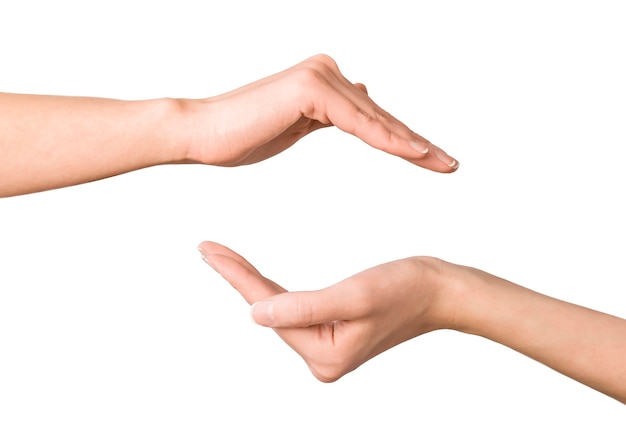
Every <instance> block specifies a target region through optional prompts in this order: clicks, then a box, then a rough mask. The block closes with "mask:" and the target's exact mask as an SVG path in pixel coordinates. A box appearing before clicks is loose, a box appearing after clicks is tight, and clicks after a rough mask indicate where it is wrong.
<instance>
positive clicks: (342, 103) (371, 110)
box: [327, 74, 459, 173]
mask: <svg viewBox="0 0 626 423" xmlns="http://www.w3.org/2000/svg"><path fill="white" fill-rule="evenodd" d="M336 76H337V81H335V82H336V83H335V84H333V86H332V88H331V89H334V90H336V93H335V102H334V104H335V105H336V106H337V107H336V108H332V107H328V110H327V114H328V118H329V120H330V121H331V122H332V123H333V124H334V125H335V126H337V127H338V128H339V129H341V130H343V131H345V132H348V133H351V134H353V135H355V136H357V137H358V138H360V139H362V140H363V141H365V142H366V143H367V144H369V145H371V146H372V147H374V148H377V149H379V150H382V151H385V152H387V153H389V154H393V155H395V156H399V157H402V158H404V159H407V160H408V161H410V162H411V163H413V164H416V165H418V166H421V167H424V168H427V169H429V170H433V171H437V172H442V173H450V172H454V171H455V170H456V169H458V167H459V162H458V161H457V160H456V159H454V158H453V157H451V156H450V155H448V154H447V153H445V152H444V151H443V150H442V149H441V148H439V147H437V146H435V145H433V144H432V143H431V142H430V141H428V140H427V139H426V138H424V137H422V136H421V135H419V134H417V133H415V132H413V131H412V130H411V129H409V128H408V127H407V126H406V125H405V124H404V123H402V122H401V121H400V120H398V119H397V118H395V117H394V116H392V115H391V114H390V113H388V112H386V111H385V110H383V109H382V108H381V107H380V106H378V105H377V104H376V103H375V102H374V101H373V100H372V99H371V98H370V97H369V96H368V95H367V89H365V86H364V85H363V84H352V83H350V82H349V81H348V80H347V79H345V77H343V75H341V74H338V75H336ZM355 88H356V89H355ZM337 94H339V97H337ZM327 95H331V94H330V93H327Z"/></svg>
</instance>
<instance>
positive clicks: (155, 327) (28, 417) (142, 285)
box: [0, 0, 626, 422]
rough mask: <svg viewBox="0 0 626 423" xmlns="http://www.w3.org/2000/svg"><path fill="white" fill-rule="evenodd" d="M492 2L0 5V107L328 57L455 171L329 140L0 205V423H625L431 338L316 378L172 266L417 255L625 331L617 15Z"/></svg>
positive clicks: (134, 92)
mask: <svg viewBox="0 0 626 423" xmlns="http://www.w3.org/2000/svg"><path fill="white" fill-rule="evenodd" d="M218 3H219V5H218ZM504 3H505V2H495V1H494V2H484V1H482V2H445V1H441V2H435V1H432V2H405V1H390V0H388V1H384V2H367V1H359V2H356V1H355V2H341V1H337V0H333V1H316V2H307V3H301V2H293V1H284V2H277V1H263V2H255V1H220V2H208V1H207V2H201V1H196V2H194V1H181V0H177V1H176V2H174V1H171V2H167V1H153V2H147V1H143V2H132V1H107V2H100V4H98V3H97V2H79V1H75V2H71V1H55V2H44V1H39V2H36V1H21V2H16V1H9V0H2V2H1V3H0V4H1V6H0V91H7V92H23V93H39V94H44V93H46V94H63V95H87V96H102V97H113V98H123V99H145V98H156V97H193V98H199V97H204V96H210V95H216V94H220V93H223V92H225V91H228V90H230V89H233V88H236V87H238V86H240V85H243V84H245V83H248V82H251V81H254V80H256V79H259V78H262V77H264V76H267V75H269V74H272V73H274V72H277V71H280V70H282V69H284V68H287V67H289V66H291V65H293V64H295V63H297V62H299V61H301V60H303V59H305V58H307V57H309V56H311V55H313V54H316V53H327V54H329V55H331V56H332V57H333V58H335V59H336V61H337V62H338V64H339V66H340V68H341V69H342V71H343V73H344V74H345V75H346V76H347V77H348V78H349V79H351V80H352V81H354V82H357V81H360V82H364V83H366V84H367V86H368V88H369V92H370V95H371V96H372V97H373V98H374V100H375V101H376V102H377V103H379V104H380V105H381V106H382V107H384V108H386V109H387V110H388V111H390V112H391V113H392V114H394V115H396V116H397V117H398V118H400V119H402V120H403V121H404V122H405V123H407V124H408V125H409V126H411V127H412V128H413V129H414V130H415V131H417V132H419V133H421V134H422V135H424V136H425V137H427V138H429V139H430V140H431V141H433V142H434V143H436V144H438V145H440V146H442V147H443V148H444V149H446V150H447V151H448V152H450V153H451V154H452V155H454V156H455V157H457V158H458V159H459V160H460V162H461V167H460V169H459V171H458V172H456V174H453V175H441V174H435V173H430V172H428V171H425V170H423V169H421V168H417V167H414V166H412V165H410V164H409V163H407V162H405V161H403V160H401V159H398V158H395V157H392V156H389V155H386V154H385V153H382V152H379V151H376V150H374V149H371V148H370V147H368V146H366V145H365V144H363V143H361V142H360V141H359V140H357V139H356V138H353V137H351V136H349V135H346V134H344V133H341V132H340V131H338V130H337V129H335V128H332V129H325V130H322V131H319V132H317V133H315V134H313V135H311V136H309V137H307V138H306V139H304V140H303V141H301V142H300V143H298V144H297V145H296V146H295V147H293V148H292V149H290V150H289V151H287V152H285V153H284V154H282V155H280V156H277V157H275V158H272V159H270V160H268V161H266V162H264V163H261V164H257V165H254V166H250V167H244V168H234V169H223V168H211V167H206V166H200V165H195V166H164V167H158V168H151V169H146V170H142V171H138V172H134V173H130V174H126V175H123V176H119V177H115V178H111V179H107V180H103V181H99V182H95V183H91V184H87V185H82V186H78V187H72V188H66V189H60V190H55V191H49V192H45V193H39V194H34V195H27V196H22V197H15V198H9V199H1V200H0V421H2V422H43V421H46V422H47V421H63V422H111V421H116V422H201V421H220V422H230V421H233V422H234V421H237V422H240V421H251V420H255V421H273V422H293V421H302V422H309V421H310V422H317V421H328V422H344V421H386V422H387V421H394V422H405V421H429V422H446V421H459V420H463V421H481V422H501V421H509V422H517V421H519V422H522V421H523V422H526V421H573V420H576V421H603V422H617V421H620V422H621V421H624V416H625V415H626V413H625V410H624V406H623V405H620V404H619V403H618V402H616V401H614V400H612V399H610V398H608V397H606V396H604V395H602V394H600V393H597V392H595V391H593V390H592V389H590V388H587V387H585V386H583V385H581V384H579V383H577V382H574V381H572V380H570V379H568V378H567V377H565V376H562V375H560V374H558V373H556V372H554V371H552V370H551V369H548V368H546V367H544V366H543V365H541V364H538V363H536V362H534V361H532V360H530V359H528V358H526V357H524V356H522V355H520V354H518V353H516V352H513V351H511V350H509V349H507V348H506V347H502V346H500V345H497V344H494V343H491V342H489V341H486V340H484V339H481V338H476V337H471V336H467V335H462V334H458V333H452V332H438V333H431V334H428V335H425V336H423V337H421V338H418V339H414V340H412V341H410V342H407V343H405V344H403V345H400V346H398V347H396V348H394V349H393V350H391V351H388V352H386V353H384V354H383V355H381V356H379V357H376V358H374V359H373V360H371V361H370V362H368V363H366V364H365V365H363V366H362V367H361V368H359V369H358V370H357V371H355V372H353V373H351V374H349V375H347V376H345V377H344V378H343V379H341V380H339V381H338V382H336V383H334V384H323V383H320V382H318V381H317V380H316V379H314V378H313V376H311V375H310V373H309V372H308V370H307V368H306V366H305V364H304V363H303V362H302V361H301V360H300V358H299V357H298V356H297V355H296V354H295V353H294V352H293V351H291V350H290V349H289V348H288V347H287V346H286V345H284V344H283V343H282V341H280V340H279V339H278V338H277V337H276V336H275V335H274V334H273V333H272V332H271V331H270V330H268V329H264V328H261V327H258V326H255V325H253V324H252V323H251V321H250V320H249V317H248V306H247V305H246V303H245V302H244V301H243V300H242V299H241V298H240V297H239V296H238V294H237V293H236V292H235V291H234V290H232V289H231V288H230V287H229V286H228V284H227V283H226V282H224V281H223V280H222V279H220V277H219V276H218V275H217V274H215V273H214V272H213V271H212V270H211V269H210V268H209V267H208V266H206V265H205V264H204V263H203V262H202V260H201V259H200V257H199V255H198V253H197V251H196V245H197V244H198V243H200V242H201V241H203V240H205V239H209V240H214V241H218V242H221V243H223V244H225V245H227V246H229V247H231V248H233V249H235V250H236V251H238V252H240V253H241V254H243V255H244V256H246V257H247V258H248V259H249V260H250V261H251V262H252V263H253V264H255V265H256V266H257V267H258V268H259V269H260V270H261V271H262V272H263V273H265V274H266V275H267V276H269V277H271V278H273V279H275V280H276V281H277V282H279V283H281V284H283V285H285V286H286V287H287V288H288V289H293V290H299V289H314V288H321V287H324V286H327V285H330V284H332V283H335V282H337V281H339V280H341V279H343V278H345V277H347V276H349V275H351V274H353V273H356V272H358V271H360V270H363V269H365V268H368V267H371V266H373V265H376V264H379V263H382V262H385V261H388V260H393V259H397V258H401V257H405V256H409V255H420V254H421V255H432V256H437V257H440V258H443V259H446V260H448V261H452V262H456V263H461V264H466V265H471V266H475V267H479V268H481V269H483V270H486V271H489V272H491V273H494V274H497V275H499V276H502V277H505V278H507V279H510V280H512V281H515V282H517V283H520V284H522V285H525V286H527V287H530V288H532V289H536V290H539V291H541V292H544V293H546V294H548V295H552V296H556V297H558V298H562V299H565V300H568V301H571V302H575V303H579V304H583V305H586V306H588V307H591V308H596V309H600V310H602V311H605V312H609V313H612V314H616V315H619V316H622V317H625V316H626V302H625V296H624V294H623V292H624V288H623V285H624V283H625V281H626V276H625V273H624V269H623V263H624V253H625V251H626V250H625V245H624V239H625V238H626V225H625V224H624V216H626V207H625V206H624V198H623V197H624V181H625V180H626V175H625V171H624V166H623V160H624V159H623V151H624V148H623V146H624V142H626V129H625V128H626V126H625V125H624V117H625V116H626V101H625V99H626V83H625V78H624V75H626V65H625V64H624V52H625V51H626V48H625V44H626V25H624V22H625V19H626V15H625V14H624V13H623V12H621V11H620V7H619V5H620V2H617V1H615V2H606V1H604V2H602V1H594V2H565V1H564V2H550V1H547V2H543V1H542V2H516V3H513V2H506V4H507V5H506V6H505V5H504ZM409 4H410V5H409ZM1 159H4V158H1ZM33 159H34V160H36V158H33ZM1 163H2V161H1V160H0V165H1Z"/></svg>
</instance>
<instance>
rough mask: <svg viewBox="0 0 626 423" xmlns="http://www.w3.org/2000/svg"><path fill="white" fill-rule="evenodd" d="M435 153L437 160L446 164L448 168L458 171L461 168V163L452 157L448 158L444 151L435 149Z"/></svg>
mask: <svg viewBox="0 0 626 423" xmlns="http://www.w3.org/2000/svg"><path fill="white" fill-rule="evenodd" d="M434 152H435V156H437V158H438V159H439V160H440V161H442V162H443V163H445V164H446V165H447V166H449V167H451V168H452V169H456V168H458V167H459V162H457V161H456V160H455V159H453V158H452V157H450V156H448V155H447V154H446V153H445V152H444V151H443V150H441V149H439V148H435V149H434Z"/></svg>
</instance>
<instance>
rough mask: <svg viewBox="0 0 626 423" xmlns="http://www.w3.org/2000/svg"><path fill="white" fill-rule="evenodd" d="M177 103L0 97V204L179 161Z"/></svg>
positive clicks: (182, 130) (181, 131)
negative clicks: (3, 199) (2, 200)
mask: <svg viewBox="0 0 626 423" xmlns="http://www.w3.org/2000/svg"><path fill="white" fill-rule="evenodd" d="M187 126H188V125H186V124H185V119H184V117H183V113H182V107H181V103H180V102H179V101H177V100H170V99H159V100H146V101H122V100H112V99H102V98H87V97H57V96H39V95H18V94H0V196H11V195H18V194H25V193H29V192H35V191H41V190H46V189H52V188H58V187H62V186H68V185H74V184H78V183H83V182H88V181H93V180H96V179H101V178H105V177H108V176H113V175H118V174H121V173H124V172H129V171H132V170H136V169H140V168H144V167H149V166H153V165H157V164H164V163H173V162H176V161H179V160H182V159H184V142H185V139H184V138H185V136H186V133H187V131H186V128H187Z"/></svg>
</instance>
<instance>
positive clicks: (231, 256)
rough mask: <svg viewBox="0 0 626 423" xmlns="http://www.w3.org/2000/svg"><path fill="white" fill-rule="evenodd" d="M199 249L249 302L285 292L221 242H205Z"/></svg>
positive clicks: (206, 259)
mask: <svg viewBox="0 0 626 423" xmlns="http://www.w3.org/2000/svg"><path fill="white" fill-rule="evenodd" d="M199 250H200V252H201V253H202V256H203V258H204V259H205V261H206V262H207V263H208V264H209V265H210V266H211V267H212V268H213V269H215V271H216V272H218V273H219V274H220V275H221V276H222V277H223V278H224V279H226V281H228V282H229V283H230V284H231V286H232V287H233V288H235V289H236V290H237V291H239V293H240V294H241V296H243V297H244V299H245V300H246V301H247V302H248V304H252V303H254V302H256V301H259V300H261V299H263V298H266V297H269V296H272V295H276V294H279V293H282V292H285V289H284V288H282V287H281V286H280V285H278V284H276V283H275V282H273V281H271V280H270V279H268V278H266V277H264V276H263V275H261V273H260V272H259V271H258V270H257V269H256V268H255V267H254V266H252V265H251V264H250V263H249V262H248V261H247V260H246V259H244V258H243V257H241V256H240V255H239V254H237V253H235V252H234V251H232V250H230V249H228V248H226V247H224V246H222V245H220V244H216V243H210V242H204V243H202V244H200V247H199Z"/></svg>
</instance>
